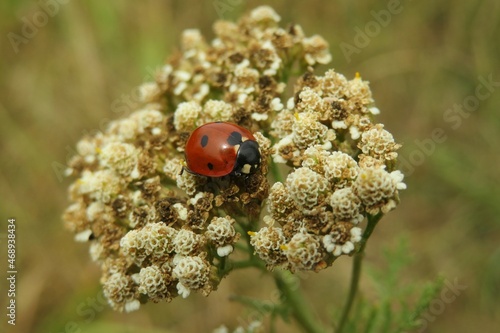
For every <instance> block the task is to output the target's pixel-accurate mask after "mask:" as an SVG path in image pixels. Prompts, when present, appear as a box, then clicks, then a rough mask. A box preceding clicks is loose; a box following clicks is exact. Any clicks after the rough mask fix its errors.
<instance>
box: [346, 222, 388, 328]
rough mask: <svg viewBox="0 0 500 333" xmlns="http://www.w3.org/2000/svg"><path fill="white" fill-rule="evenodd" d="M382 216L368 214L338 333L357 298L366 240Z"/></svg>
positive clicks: (355, 256) (353, 266) (355, 257)
mask: <svg viewBox="0 0 500 333" xmlns="http://www.w3.org/2000/svg"><path fill="white" fill-rule="evenodd" d="M382 216H383V214H382V213H380V214H377V215H368V225H367V226H366V229H365V231H364V233H363V237H362V238H361V241H360V247H359V250H358V251H357V252H356V254H355V255H354V260H353V263H352V273H351V285H350V287H349V294H348V296H347V301H346V304H345V306H344V309H343V312H342V316H341V317H340V323H339V325H338V327H337V330H336V333H342V331H343V330H344V328H345V326H346V324H347V319H348V318H349V313H350V312H351V309H352V305H353V304H354V299H355V298H356V294H357V292H358V285H359V278H360V276H361V265H362V262H363V257H364V255H365V253H364V252H365V247H366V242H367V241H368V238H370V235H371V234H372V232H373V230H374V229H375V226H376V225H377V223H378V221H380V219H381V218H382Z"/></svg>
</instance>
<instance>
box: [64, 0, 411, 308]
mask: <svg viewBox="0 0 500 333" xmlns="http://www.w3.org/2000/svg"><path fill="white" fill-rule="evenodd" d="M280 20H281V18H280V16H279V15H278V14H277V13H276V12H275V11H274V10H273V9H272V8H270V7H268V6H262V7H258V8H256V9H254V10H252V11H251V12H250V13H248V14H247V15H245V16H243V17H242V18H241V19H240V20H239V21H238V22H236V23H233V22H228V21H218V22H216V23H215V24H214V27H213V29H214V33H215V38H214V39H213V40H212V41H207V40H206V39H205V38H204V37H203V36H202V34H201V33H200V32H199V31H198V30H196V29H190V30H186V31H185V32H184V33H183V35H182V40H181V48H180V51H179V52H177V53H175V54H173V55H172V56H171V57H170V58H169V60H168V61H167V63H166V64H165V65H163V66H162V67H161V68H159V69H158V70H157V73H156V76H155V79H154V80H153V81H152V82H146V83H144V84H142V85H141V86H140V89H139V91H140V98H141V101H142V105H141V108H140V109H138V110H137V111H135V112H133V113H132V114H130V115H129V116H127V117H124V118H122V119H118V120H115V121H112V122H111V123H110V124H109V126H108V127H107V128H106V129H105V130H104V131H102V132H99V133H97V134H95V135H93V136H85V137H84V138H82V139H81V140H80V141H79V142H78V143H77V149H76V151H77V154H76V155H75V156H74V157H73V158H72V159H71V161H70V163H69V167H68V170H67V172H66V174H67V175H68V176H72V177H74V178H76V179H75V181H74V182H73V184H71V185H70V187H69V198H70V200H71V203H70V205H69V207H68V208H67V210H66V211H65V213H64V215H63V219H64V221H65V225H66V226H67V228H68V229H69V230H70V231H71V232H73V233H74V234H75V239H76V240H78V241H83V242H88V243H90V246H89V247H90V256H91V258H92V259H93V260H94V261H95V262H96V263H97V264H99V265H100V267H101V269H102V272H103V273H102V279H101V282H102V284H103V288H104V294H105V296H106V298H107V299H108V301H109V303H110V305H111V306H112V307H113V308H114V309H116V310H119V311H132V310H136V309H138V308H139V307H140V304H141V303H144V302H146V301H148V300H149V301H153V302H158V301H167V302H170V301H171V300H173V299H174V298H176V297H178V296H181V297H187V296H189V294H190V293H191V292H193V291H198V292H201V293H202V294H203V295H208V294H209V293H210V292H211V291H213V290H215V289H216V288H217V286H218V284H219V283H220V281H221V279H222V278H223V277H224V276H225V275H226V274H228V272H229V271H230V267H231V265H228V264H227V263H230V262H231V260H232V259H231V255H232V253H233V252H236V251H235V249H236V248H237V247H236V246H235V244H236V242H238V240H239V239H240V234H239V233H238V232H237V230H245V232H247V231H248V230H250V231H249V232H248V235H247V234H245V235H244V236H245V237H241V238H242V239H245V240H247V241H248V243H249V244H250V245H251V247H253V248H251V252H254V253H255V254H256V255H257V256H258V257H260V258H261V259H262V260H263V261H264V262H265V264H266V265H267V267H268V268H269V269H273V268H274V267H281V268H284V269H289V270H291V271H300V270H314V271H319V270H321V269H324V268H326V267H328V266H329V265H331V264H332V263H333V262H334V260H335V259H336V258H337V257H338V256H340V255H347V254H352V253H353V252H354V251H356V247H357V246H358V243H359V242H360V240H361V235H362V221H363V219H364V218H365V217H366V216H370V215H374V214H379V213H387V212H388V211H390V210H392V209H394V208H395V206H396V205H397V203H398V202H399V191H400V190H402V189H404V188H405V184H404V183H403V182H402V181H403V175H402V173H401V172H399V171H398V170H396V169H395V165H396V164H395V159H396V157H397V152H396V151H397V149H398V148H399V147H400V145H399V144H397V143H395V142H394V139H393V137H392V135H391V134H390V133H389V132H388V131H387V130H385V129H384V128H383V125H382V124H377V123H374V122H373V117H374V116H375V115H377V114H378V113H379V112H380V111H379V110H378V109H377V108H376V107H375V106H374V100H373V98H372V96H371V91H370V88H369V85H368V82H367V81H364V80H362V79H361V76H360V75H356V76H355V77H354V78H353V79H347V78H346V77H345V76H343V75H341V74H339V73H337V72H335V71H334V70H333V69H331V70H328V71H326V72H325V73H324V74H323V75H317V74H315V73H314V66H316V65H317V64H327V63H328V62H330V60H331V55H330V53H329V51H328V43H327V42H326V41H325V40H324V39H323V38H322V37H321V36H318V35H314V36H306V35H305V33H304V32H303V30H302V28H301V27H300V26H298V25H296V24H292V25H290V26H289V27H288V28H287V29H284V28H282V27H280V25H279V22H280ZM297 71H299V72H300V73H302V75H301V76H300V77H298V78H296V80H295V82H294V81H293V80H289V78H290V77H292V76H291V75H290V74H291V73H292V72H293V73H295V72H297ZM288 92H291V94H290V95H288V96H287V94H288ZM217 121H223V122H232V123H235V124H238V125H240V126H243V127H245V128H247V129H248V130H249V131H251V132H252V133H254V137H255V140H256V141H257V143H258V145H259V149H260V155H261V162H260V165H259V166H258V168H257V170H256V171H255V172H253V173H251V174H248V175H245V176H237V175H232V174H231V175H228V176H224V177H220V178H208V177H204V176H201V175H197V174H193V173H190V172H188V171H187V170H184V165H185V162H184V152H185V145H186V142H187V140H188V138H189V136H190V133H191V132H192V131H193V130H194V129H196V128H197V127H198V126H201V125H203V124H206V123H208V122H217ZM271 157H272V158H271ZM268 171H272V172H270V174H271V175H270V176H268ZM283 172H287V175H286V176H283V175H281V174H282V173H283ZM263 209H266V210H267V212H266V213H263V212H262V210H263ZM262 215H264V216H263V218H262V220H263V221H264V222H265V224H266V225H265V226H260V225H259V217H261V216H262ZM247 236H249V237H247Z"/></svg>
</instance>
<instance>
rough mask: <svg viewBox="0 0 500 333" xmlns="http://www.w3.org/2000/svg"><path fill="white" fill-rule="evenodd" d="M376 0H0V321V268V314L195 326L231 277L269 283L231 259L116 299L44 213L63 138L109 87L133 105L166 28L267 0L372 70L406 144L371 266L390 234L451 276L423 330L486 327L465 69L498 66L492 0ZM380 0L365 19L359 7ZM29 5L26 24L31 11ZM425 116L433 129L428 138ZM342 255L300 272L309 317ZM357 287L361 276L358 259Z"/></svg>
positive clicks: (491, 176)
mask: <svg viewBox="0 0 500 333" xmlns="http://www.w3.org/2000/svg"><path fill="white" fill-rule="evenodd" d="M391 3H392V5H394V4H397V3H398V2H397V1H396V2H395V0H393V1H375V0H370V1H352V0H339V1H320V0H310V1H300V0H294V1H291V0H288V1H285V0H275V1H243V0H215V1H212V0H210V1H193V0H190V1H180V0H178V1H173V0H171V1H160V0H151V1H123V0H122V1H97V0H88V1H78V0H73V1H68V0H59V2H58V1H56V0H50V1H49V0H41V1H14V0H8V1H5V0H4V1H2V2H1V3H0V36H1V38H0V73H1V75H0V87H1V89H0V136H1V141H0V153H1V164H0V170H1V173H0V195H1V202H0V211H1V219H2V220H1V230H0V236H1V238H0V240H1V244H2V245H1V253H0V260H1V262H0V268H1V270H2V271H1V272H0V275H1V276H4V275H6V273H4V272H5V271H6V268H5V267H6V266H5V263H6V246H5V240H6V231H7V227H6V224H7V218H8V217H15V218H16V219H17V241H18V242H17V251H18V252H17V266H18V275H17V321H16V326H15V327H11V326H10V325H7V324H6V321H7V319H6V315H5V313H6V310H5V306H6V304H7V303H6V301H7V295H6V291H5V290H6V289H5V288H4V287H6V286H7V285H6V279H5V278H2V279H1V280H0V285H1V286H2V288H1V290H2V294H1V295H0V305H1V307H0V308H1V309H3V310H1V316H0V318H2V319H1V321H2V322H1V324H0V330H2V329H1V327H6V328H7V330H6V331H5V332H51V333H52V332H53V333H56V332H58V333H60V332H89V333H90V332H207V331H210V330H211V329H213V328H215V327H217V326H219V325H221V324H223V323H225V324H227V325H228V326H230V327H234V326H236V325H237V324H239V323H242V322H245V321H247V320H248V319H249V318H251V317H252V314H251V313H248V312H245V311H244V309H243V307H242V306H240V305H238V304H235V303H232V302H230V301H229V300H228V297H229V296H230V295H232V294H241V295H248V296H255V297H260V298H261V299H269V298H270V295H272V292H273V285H272V282H271V281H270V280H269V281H268V279H267V278H261V276H259V275H258V274H256V273H254V272H252V271H242V272H236V273H234V274H231V275H230V276H229V277H228V278H227V279H226V280H224V281H223V283H222V284H221V286H220V289H219V291H217V292H214V293H212V294H211V295H210V297H208V298H204V297H203V296H201V295H192V296H190V297H189V298H188V299H187V300H180V299H176V300H175V301H174V302H172V303H170V304H166V303H161V304H148V305H146V306H143V307H141V309H140V311H137V312H134V313H131V314H120V313H115V312H113V311H111V310H110V309H109V308H108V307H107V306H102V305H101V304H102V303H101V302H100V299H101V298H100V297H101V296H100V295H101V294H100V287H99V282H98V280H99V276H100V272H99V270H98V268H97V267H96V266H95V265H94V264H92V263H91V262H90V259H89V257H88V253H87V251H88V248H87V245H85V244H80V243H75V242H74V241H73V238H72V235H70V234H69V233H68V232H67V231H65V230H64V229H63V226H62V222H61V218H60V215H61V213H62V211H63V210H64V208H65V207H66V205H67V204H68V201H67V199H66V188H67V186H68V185H69V180H66V179H62V178H61V169H62V168H63V167H64V165H65V164H66V160H67V158H68V157H69V156H71V154H72V151H73V147H74V145H75V143H76V142H77V141H78V139H79V138H80V137H81V136H82V135H83V134H84V133H88V132H93V131H96V130H99V129H100V128H102V126H104V124H105V123H106V121H107V120H108V119H115V118H118V117H121V116H123V114H121V113H117V112H114V111H116V108H113V103H114V102H115V103H116V101H117V100H119V101H126V98H129V99H130V101H129V102H127V103H129V105H130V111H132V110H133V108H134V107H135V106H137V98H136V97H135V96H136V95H135V92H136V91H135V90H134V87H136V86H137V85H139V84H140V83H141V82H143V81H144V80H150V79H151V74H150V73H151V71H152V70H153V69H154V68H156V67H157V66H160V65H161V64H162V63H163V61H164V60H165V58H166V57H167V56H168V55H169V54H170V53H171V52H172V51H173V50H175V49H176V47H177V45H178V42H179V36H180V33H181V31H182V30H184V29H186V28H199V29H200V30H202V32H203V33H204V34H205V35H206V36H208V38H212V37H213V33H212V31H211V24H212V23H213V22H214V21H215V20H216V19H219V18H224V19H234V18H236V17H238V16H239V15H240V14H241V13H242V12H244V11H246V10H248V9H251V8H254V7H255V6H257V5H261V4H269V5H271V6H273V7H274V8H275V10H276V11H277V12H278V13H279V14H280V15H281V17H282V23H283V24H286V23H288V22H294V23H298V24H300V25H302V27H303V28H304V30H305V32H306V34H307V35H312V34H316V33H317V34H321V35H322V36H324V37H325V38H326V39H327V40H328V41H329V43H330V47H331V51H332V54H333V62H332V64H331V65H330V66H331V67H333V68H335V69H336V70H337V71H339V72H340V73H343V74H345V75H346V76H347V77H349V78H351V77H353V76H354V74H355V72H360V73H361V75H362V77H363V79H366V80H368V81H370V82H371V87H372V90H373V94H374V97H375V100H376V102H377V105H378V107H379V108H380V109H381V111H382V114H381V115H380V116H379V118H378V120H379V121H380V122H382V123H384V124H385V126H386V128H387V129H388V130H389V131H391V132H392V133H393V134H394V136H395V138H396V140H397V141H398V142H401V143H403V144H404V147H403V148H402V149H401V151H400V152H401V153H400V155H401V157H402V164H401V166H402V168H403V171H404V172H405V173H406V174H407V179H406V182H407V184H408V190H406V191H404V192H403V193H402V196H401V197H402V202H401V204H400V206H399V207H398V209H397V210H396V211H394V212H392V213H390V214H389V215H388V216H386V217H385V218H384V219H383V221H382V223H381V224H380V225H379V227H378V228H377V230H376V231H375V234H374V235H373V237H372V239H371V240H370V242H369V244H368V249H367V256H366V259H367V262H368V263H369V264H370V265H372V266H375V267H376V266H377V265H378V263H379V262H380V261H381V253H382V248H383V247H384V246H389V247H391V246H394V245H395V244H396V243H397V242H398V240H399V239H400V238H401V236H402V235H404V236H405V237H407V239H408V240H409V249H410V251H411V254H412V255H413V257H414V259H415V260H414V261H413V263H412V265H411V266H410V267H409V268H408V269H407V271H405V272H404V274H405V276H404V277H403V278H404V279H406V280H407V281H409V282H408V283H414V282H413V281H425V280H429V279H433V278H434V277H436V276H437V275H442V276H443V277H444V278H445V279H446V280H448V281H449V282H453V281H458V283H459V284H460V285H464V286H466V287H467V288H466V289H465V290H462V291H461V292H460V293H459V294H458V296H457V297H456V299H455V300H454V301H450V302H445V306H444V308H443V309H440V310H439V309H437V308H436V309H435V311H437V312H439V313H436V315H435V316H433V319H432V320H430V321H429V322H428V326H427V330H426V332H450V331H453V332H471V331H477V332H493V331H496V330H498V327H500V321H499V318H500V305H499V302H498V299H499V298H500V250H499V246H498V244H499V241H500V232H499V222H500V221H499V216H500V194H499V193H500V191H499V188H500V173H499V172H498V169H499V166H500V157H499V147H500V116H499V111H500V83H496V84H493V85H491V84H490V86H489V89H490V90H488V89H487V88H488V87H485V86H482V85H483V84H482V83H481V82H483V81H484V80H486V81H488V80H489V79H488V77H490V80H493V81H494V82H500V70H499V67H500V66H499V63H500V61H499V56H500V43H499V40H498V36H500V2H499V1H496V0H479V1H466V0H461V1H458V0H457V1H436V2H432V1H410V0H406V1H404V0H402V1H401V2H400V4H399V6H395V7H391V6H392V5H391ZM391 8H392V9H393V13H392V14H391V15H390V16H380V15H378V16H379V20H382V21H380V23H377V21H376V20H375V16H377V15H376V14H374V13H380V11H382V10H386V11H387V10H389V9H391ZM372 11H374V12H372ZM43 13H45V14H43ZM47 13H48V14H50V15H48V14H47ZM33 23H36V24H37V25H38V27H36V26H34V28H33V27H32V28H31V29H30V25H31V24H33ZM360 31H366V33H367V34H368V35H367V37H366V38H363V36H361V33H360ZM14 34H15V35H16V36H17V37H15V36H14ZM347 49H349V50H350V54H349V55H347V56H346V54H345V52H346V50H347ZM324 69H325V68H321V69H320V72H321V71H322V70H324ZM454 105H456V106H455V111H453V107H454ZM460 106H462V107H463V110H465V111H463V112H462V113H458V112H459V111H458V110H459V109H460ZM450 109H451V111H448V110H450ZM436 129H437V131H440V132H441V135H440V138H441V140H439V141H440V142H436V141H437V140H434V141H431V140H432V138H433V134H432V133H433V131H436ZM439 129H440V130H439ZM349 273H350V259H349V258H342V260H339V262H338V263H336V264H335V265H334V267H333V268H330V269H328V270H326V271H323V272H321V273H320V274H313V273H311V274H308V275H307V276H306V278H304V279H303V281H302V288H303V289H304V291H305V293H306V295H307V299H308V301H309V302H310V303H311V304H312V306H313V307H314V308H315V309H316V311H317V312H318V314H319V315H320V316H321V317H323V318H328V315H329V314H331V313H332V311H335V309H334V308H335V307H340V306H341V305H342V303H343V301H344V298H345V294H346V289H347V286H348V282H349V280H348V278H349ZM361 289H362V291H363V292H365V293H366V294H368V295H369V294H370V283H369V281H367V279H366V277H364V278H363V280H362V283H361ZM93 299H97V300H94V301H93ZM436 307H437V305H436ZM438 310H439V311H438ZM282 327H283V328H282V329H281V330H282V331H290V330H291V329H290V327H289V326H282ZM495 327H496V328H495ZM292 331H293V330H292ZM2 332H3V330H2Z"/></svg>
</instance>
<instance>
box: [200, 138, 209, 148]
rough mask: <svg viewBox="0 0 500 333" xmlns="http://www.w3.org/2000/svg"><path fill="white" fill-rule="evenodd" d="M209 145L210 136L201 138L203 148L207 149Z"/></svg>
mask: <svg viewBox="0 0 500 333" xmlns="http://www.w3.org/2000/svg"><path fill="white" fill-rule="evenodd" d="M207 143H208V136H206V135H204V136H202V137H201V146H202V147H203V148H205V146H206V145H207Z"/></svg>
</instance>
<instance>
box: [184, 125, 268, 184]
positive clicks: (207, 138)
mask: <svg viewBox="0 0 500 333" xmlns="http://www.w3.org/2000/svg"><path fill="white" fill-rule="evenodd" d="M245 141H249V142H247V143H246V144H252V145H253V146H255V147H257V148H255V149H256V150H257V154H258V158H259V161H260V153H259V152H258V145H257V143H256V142H255V137H254V136H253V135H252V133H251V132H250V131H249V130H247V129H245V128H243V127H241V126H238V125H236V124H233V123H226V122H214V123H207V124H205V125H202V126H200V127H198V128H197V129H195V130H194V131H193V133H191V136H190V137H189V139H188V140H187V143H186V150H185V157H186V163H187V167H188V169H189V171H190V172H192V173H196V174H199V175H202V176H208V177H222V176H226V175H229V174H231V173H233V172H235V168H238V166H237V158H238V155H239V154H238V153H239V151H240V147H241V144H242V143H243V142H245ZM255 149H254V150H255ZM238 169H239V168H238ZM238 173H239V172H238Z"/></svg>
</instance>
